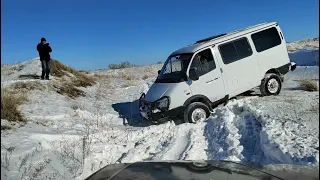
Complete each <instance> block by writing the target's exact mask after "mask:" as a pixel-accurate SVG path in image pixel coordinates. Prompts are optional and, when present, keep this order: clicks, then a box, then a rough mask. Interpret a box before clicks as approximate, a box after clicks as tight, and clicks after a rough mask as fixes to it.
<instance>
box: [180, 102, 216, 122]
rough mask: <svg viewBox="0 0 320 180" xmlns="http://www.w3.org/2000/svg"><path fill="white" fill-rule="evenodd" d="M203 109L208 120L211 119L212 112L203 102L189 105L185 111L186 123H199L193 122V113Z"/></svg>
mask: <svg viewBox="0 0 320 180" xmlns="http://www.w3.org/2000/svg"><path fill="white" fill-rule="evenodd" d="M198 108H199V109H203V110H204V111H205V113H206V118H208V117H209V115H210V111H209V107H208V106H207V105H205V104H204V103H202V102H193V103H191V104H189V105H188V107H187V108H186V110H185V111H184V115H183V119H184V122H186V123H197V122H193V121H192V117H191V115H192V112H193V111H194V110H195V109H198Z"/></svg>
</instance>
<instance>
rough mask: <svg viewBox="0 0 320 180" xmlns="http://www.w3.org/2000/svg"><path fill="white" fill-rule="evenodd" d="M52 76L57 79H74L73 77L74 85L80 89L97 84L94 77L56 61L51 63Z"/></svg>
mask: <svg viewBox="0 0 320 180" xmlns="http://www.w3.org/2000/svg"><path fill="white" fill-rule="evenodd" d="M51 74H52V75H53V76H57V77H62V76H69V77H72V75H73V77H72V83H73V84H74V85H75V86H78V87H87V86H92V85H93V84H95V78H94V77H91V76H88V75H87V74H86V73H85V72H80V71H77V70H75V69H73V68H71V67H68V66H65V65H64V64H62V63H60V62H59V61H57V60H54V59H53V60H52V62H51Z"/></svg>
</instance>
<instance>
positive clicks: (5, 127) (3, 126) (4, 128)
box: [1, 125, 12, 130]
mask: <svg viewBox="0 0 320 180" xmlns="http://www.w3.org/2000/svg"><path fill="white" fill-rule="evenodd" d="M10 129H12V127H10V126H7V125H1V130H10Z"/></svg>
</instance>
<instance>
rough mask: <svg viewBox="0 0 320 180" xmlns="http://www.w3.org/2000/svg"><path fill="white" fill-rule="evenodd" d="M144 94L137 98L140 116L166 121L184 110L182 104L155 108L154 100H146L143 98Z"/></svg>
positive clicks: (151, 119)
mask: <svg viewBox="0 0 320 180" xmlns="http://www.w3.org/2000/svg"><path fill="white" fill-rule="evenodd" d="M144 97H145V94H142V95H141V97H140V98H139V114H140V116H141V117H142V118H144V119H147V120H149V121H153V122H163V121H168V120H170V119H171V118H174V117H177V116H179V115H180V114H181V113H183V112H184V109H185V108H184V106H180V107H177V108H173V109H168V110H162V111H160V110H158V109H155V108H154V107H155V102H148V101H145V100H144Z"/></svg>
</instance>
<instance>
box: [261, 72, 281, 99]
mask: <svg viewBox="0 0 320 180" xmlns="http://www.w3.org/2000/svg"><path fill="white" fill-rule="evenodd" d="M281 88H282V83H281V78H280V77H279V76H278V75H276V74H266V76H265V78H264V79H263V80H262V82H261V85H260V92H261V94H262V96H269V95H278V94H279V93H280V91H281Z"/></svg>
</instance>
